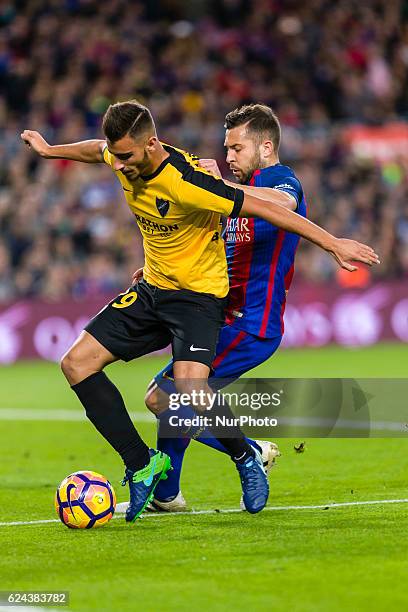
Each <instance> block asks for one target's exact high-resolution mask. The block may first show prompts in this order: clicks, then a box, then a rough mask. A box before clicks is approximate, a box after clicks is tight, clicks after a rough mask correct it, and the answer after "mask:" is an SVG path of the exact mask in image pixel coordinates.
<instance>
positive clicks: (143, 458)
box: [71, 372, 150, 471]
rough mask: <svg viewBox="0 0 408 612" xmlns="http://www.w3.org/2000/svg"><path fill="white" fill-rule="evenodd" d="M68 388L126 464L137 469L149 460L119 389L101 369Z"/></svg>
mask: <svg viewBox="0 0 408 612" xmlns="http://www.w3.org/2000/svg"><path fill="white" fill-rule="evenodd" d="M71 389H72V390H73V391H75V393H76V394H77V396H78V398H79V400H80V402H81V404H82V405H83V407H84V408H85V411H86V416H87V417H88V419H89V420H90V421H91V422H92V423H93V424H94V425H95V427H96V429H97V430H98V431H99V432H100V433H101V434H102V435H103V437H104V438H105V440H107V441H108V442H109V444H110V445H111V446H113V448H114V449H115V450H116V451H117V452H118V453H119V455H120V456H121V457H122V459H123V462H124V464H125V465H126V467H128V468H129V469H130V470H133V471H137V470H140V469H141V468H142V467H144V466H145V465H147V464H148V463H149V459H150V457H149V448H148V446H146V444H145V443H144V442H143V440H142V438H141V437H140V436H139V434H138V433H137V431H136V429H135V426H134V425H133V423H132V421H131V418H130V416H129V414H128V412H127V410H126V407H125V404H124V401H123V398H122V396H121V394H120V392H119V390H118V389H117V388H116V387H115V385H114V384H113V383H112V382H111V381H110V380H109V378H108V377H107V376H106V374H105V373H104V372H97V373H96V374H91V376H88V378H85V380H83V381H81V382H80V383H78V384H76V385H72V387H71Z"/></svg>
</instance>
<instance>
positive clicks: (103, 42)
mask: <svg viewBox="0 0 408 612" xmlns="http://www.w3.org/2000/svg"><path fill="white" fill-rule="evenodd" d="M130 98H137V99H139V100H140V101H142V102H144V103H145V104H147V105H148V106H149V107H150V108H151V110H152V112H153V115H154V117H155V119H156V122H157V125H158V129H159V136H160V138H161V140H163V141H164V142H169V143H171V144H173V145H175V146H179V147H181V148H184V149H186V150H189V151H191V152H193V153H195V154H197V155H201V156H204V157H215V158H216V159H217V160H218V161H219V164H220V167H222V170H223V172H225V176H228V168H227V167H226V165H225V162H224V151H223V135H224V129H223V119H224V116H225V114H226V113H227V112H228V111H230V110H231V109H233V108H235V107H236V106H238V105H241V104H243V103H246V102H252V101H254V102H264V103H267V104H270V105H271V106H272V107H273V108H274V109H275V110H276V112H277V114H278V116H279V117H280V120H281V122H282V127H283V143H282V147H281V161H282V162H284V163H287V164H289V165H292V166H293V167H294V168H295V170H296V172H297V173H298V175H299V177H300V178H301V180H302V181H303V185H304V189H305V192H306V196H307V201H308V204H309V216H310V218H311V219H312V220H314V221H316V222H318V223H319V224H321V225H324V226H325V227H326V228H327V229H328V230H329V231H331V232H333V233H335V234H336V235H338V236H344V237H353V238H357V239H359V240H361V241H366V242H368V243H369V244H371V245H373V246H375V248H376V250H377V251H378V252H379V253H380V255H381V259H382V266H381V267H379V268H378V269H376V270H375V271H374V272H371V271H370V272H369V273H367V274H366V273H362V276H360V277H358V278H359V279H360V280H359V282H361V283H367V282H370V278H371V277H373V278H382V279H385V278H387V279H392V278H402V277H408V197H407V196H408V168H407V163H408V162H407V160H408V150H407V152H406V155H405V157H404V155H400V156H399V157H396V159H394V160H392V161H390V162H388V163H385V164H380V163H378V162H377V161H370V160H361V159H356V158H355V157H353V156H352V155H351V153H350V151H349V150H348V148H347V147H346V145H345V144H344V142H343V139H342V137H341V130H342V127H343V126H345V125H348V124H356V123H363V124H368V125H372V126H375V125H381V124H383V123H387V122H392V121H395V120H397V119H398V120H399V121H404V120H405V121H407V120H408V3H407V2H406V1H405V2H404V0H401V1H399V0H370V1H369V2H361V1H358V0H339V1H338V2H332V1H330V0H308V1H307V2H304V1H303V0H253V1H252V2H251V1H249V0H214V1H213V2H210V1H207V0H191V2H184V1H182V0H168V1H166V0H161V1H158V0H157V1H140V0H132V1H131V2H130V1H128V0H109V1H104V0H102V1H101V0H27V1H22V0H21V1H19V0H14V1H11V0H10V1H8V0H2V1H1V2H0V229H1V234H0V301H2V302H4V301H9V300H12V299H15V298H21V297H37V296H38V297H42V298H45V299H48V300H61V299H64V298H66V297H69V296H71V295H72V296H74V297H75V298H77V299H83V298H86V297H88V296H90V295H98V294H106V295H111V294H113V293H115V292H118V291H120V290H124V289H125V288H126V287H127V286H128V284H129V283H130V279H131V274H132V272H133V271H134V270H135V269H136V268H138V267H139V266H141V265H142V264H143V252H142V245H141V239H140V235H139V232H138V230H137V226H136V223H135V220H134V219H133V217H132V215H131V214H130V212H129V211H128V209H127V206H126V204H125V201H124V198H123V195H122V192H121V189H120V188H119V185H118V184H117V183H116V182H115V178H114V176H113V174H112V173H111V171H110V170H109V168H108V167H106V166H104V165H85V164H78V163H73V162H67V161H63V160H52V161H50V160H42V159H40V158H38V157H37V156H36V155H35V154H33V153H32V152H31V151H30V149H29V148H28V147H27V146H25V145H24V144H23V143H22V142H21V140H20V133H21V131H22V130H23V129H24V128H28V129H35V130H38V131H40V132H41V133H42V134H43V135H44V136H45V138H46V139H48V140H49V142H50V143H57V142H58V143H61V142H73V141H77V140H82V139H87V138H95V137H97V138H100V137H101V136H102V134H101V130H100V123H101V117H102V114H103V113H104V111H105V110H106V108H107V106H108V105H109V104H110V103H111V102H115V101H118V100H125V99H130ZM303 243H304V241H303ZM300 279H304V280H307V281H310V282H323V283H325V282H328V281H331V280H335V281H336V280H337V282H340V283H342V282H345V283H347V280H346V279H344V276H341V275H338V273H337V269H336V265H335V263H334V261H332V259H331V258H330V257H328V256H327V255H326V254H325V253H323V252H321V251H319V249H317V248H315V247H312V246H309V245H307V244H303V245H302V248H301V249H299V253H298V257H297V273H296V276H295V282H296V280H300Z"/></svg>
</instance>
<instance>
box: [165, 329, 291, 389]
mask: <svg viewBox="0 0 408 612" xmlns="http://www.w3.org/2000/svg"><path fill="white" fill-rule="evenodd" d="M281 340H282V336H277V337H276V338H259V337H258V336H253V335H252V334H249V333H247V332H245V331H242V330H240V329H237V328H235V327H234V325H224V327H222V328H221V331H220V335H219V338H218V344H217V349H216V354H215V359H214V361H213V363H212V369H213V372H212V374H211V376H210V380H211V379H213V378H216V379H217V380H219V381H220V384H215V385H211V386H215V387H217V388H222V387H223V386H226V385H227V384H229V383H230V382H232V381H234V380H236V379H237V378H240V376H242V375H243V374H245V373H246V372H249V370H252V369H253V368H255V367H256V366H258V365H260V364H261V363H263V362H264V361H266V360H267V359H269V357H271V356H272V355H273V354H274V353H275V351H276V350H277V349H278V347H279V345H280V343H281ZM173 380H174V379H173V361H170V363H168V364H167V365H166V366H165V367H164V368H163V369H162V370H161V371H160V372H159V373H158V374H157V375H156V376H155V381H156V383H157V384H158V385H159V387H160V388H161V389H163V391H166V392H167V393H173V391H174V383H173ZM210 384H211V383H210Z"/></svg>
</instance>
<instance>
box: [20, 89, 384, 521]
mask: <svg viewBox="0 0 408 612" xmlns="http://www.w3.org/2000/svg"><path fill="white" fill-rule="evenodd" d="M103 131H104V135H105V139H104V140H89V141H83V142H79V143H74V144H67V145H56V146H50V145H49V144H48V143H47V142H46V141H45V140H44V139H43V138H42V136H41V135H40V134H39V133H38V132H34V131H30V130H25V131H24V132H23V133H22V135H21V136H22V139H23V140H24V141H25V142H26V143H28V144H29V145H30V146H31V147H33V149H34V150H35V151H37V152H38V153H39V154H40V155H41V156H43V157H46V158H66V159H73V160H76V161H81V162H87V163H99V162H105V163H107V164H109V165H110V166H111V168H112V170H113V171H114V172H115V174H116V176H117V177H118V179H119V181H120V183H121V185H122V188H123V191H124V195H125V198H126V200H127V203H128V205H129V207H130V209H131V210H132V212H133V213H134V215H135V218H136V221H137V224H138V225H139V228H140V231H141V233H142V236H143V243H144V251H145V258H146V262H145V266H144V279H143V280H142V281H140V282H139V283H137V284H136V285H135V286H132V287H130V289H129V290H128V291H126V292H125V293H124V294H122V295H120V296H118V297H117V298H115V299H114V300H112V301H111V302H110V303H109V304H108V305H107V306H106V307H105V308H104V309H103V310H102V311H101V312H100V313H98V314H97V315H96V317H94V319H92V321H91V322H90V323H89V324H88V325H87V327H86V329H85V331H83V332H82V333H81V335H80V336H79V338H78V339H77V340H76V342H75V343H74V344H73V346H72V347H71V349H69V351H68V352H67V353H66V355H65V356H64V357H63V359H62V364H61V365H62V370H63V372H64V374H65V376H66V378H67V380H68V382H69V383H70V385H71V386H72V389H73V390H74V391H75V393H76V394H77V396H78V398H79V399H80V401H81V402H82V404H83V406H84V407H85V410H86V414H87V416H88V418H89V419H90V420H91V421H92V423H93V424H94V425H95V427H96V428H97V429H98V431H99V432H100V433H101V434H102V435H103V436H104V437H105V439H106V440H107V441H108V442H109V443H110V444H111V445H112V446H113V448H115V450H117V451H118V453H119V454H120V455H121V457H122V459H123V461H124V463H125V466H126V470H125V479H124V483H126V482H128V483H129V488H130V505H129V508H128V511H127V514H126V520H128V521H133V520H135V519H136V518H137V517H138V516H140V514H141V513H142V512H143V510H144V509H145V507H146V505H147V504H148V502H149V499H150V498H151V497H152V496H153V493H154V489H155V487H156V485H157V484H158V482H159V480H160V479H161V478H163V477H165V475H166V471H167V470H168V469H169V458H168V457H167V455H165V454H164V453H161V452H160V451H154V450H152V449H149V448H148V447H147V446H146V445H145V443H144V442H143V440H142V439H141V438H140V436H139V435H138V433H137V431H136V429H135V428H134V426H133V424H132V422H131V420H130V417H129V415H128V413H127V411H126V408H125V405H124V402H123V399H122V396H121V394H120V392H119V390H118V389H117V388H116V387H115V386H114V385H113V384H112V383H111V381H110V380H109V379H108V378H107V377H106V375H105V373H104V372H103V369H104V367H105V366H106V365H108V364H110V363H112V362H114V361H117V360H118V359H123V360H125V361H129V360H131V359H134V358H136V357H139V356H141V355H144V354H146V353H149V352H152V351H154V350H157V349H159V348H162V347H165V346H166V345H167V344H169V343H170V342H171V344H172V351H173V361H174V369H173V372H174V379H175V383H176V386H177V389H178V391H179V392H181V393H185V392H187V393H191V392H192V391H197V390H200V391H204V392H206V393H208V394H209V395H211V391H210V389H209V387H208V386H207V385H206V383H205V381H206V379H207V377H208V374H209V372H210V367H211V363H212V359H213V356H214V352H215V346H216V341H217V335H218V331H219V328H220V326H221V324H222V322H223V308H224V298H225V296H226V295H227V292H228V277H227V267H226V258H225V253H224V246H223V243H222V240H221V238H220V223H221V216H222V215H225V216H229V217H236V216H238V215H241V216H259V217H262V218H264V219H265V220H266V221H269V222H271V223H273V224H274V225H276V226H279V227H281V228H282V229H285V230H287V231H291V232H295V233H298V234H300V235H301V236H304V237H305V238H308V239H309V240H311V241H312V242H314V243H316V244H318V245H319V246H321V247H322V248H324V249H325V250H327V251H329V252H330V253H331V254H332V255H334V256H335V257H336V259H337V261H338V262H339V263H340V265H342V266H343V267H346V268H347V269H353V266H352V265H351V264H350V263H349V262H350V261H351V260H353V259H355V260H359V261H363V262H366V263H369V264H371V263H374V262H376V261H377V260H378V258H377V256H376V255H375V253H374V252H373V250H372V249H370V248H369V247H366V246H365V245H361V244H359V243H357V242H354V241H350V240H341V239H337V238H335V237H334V236H331V235H330V234H328V233H327V232H325V231H324V230H323V229H321V228H319V227H318V226H316V225H314V224H313V223H311V222H310V221H307V220H306V219H304V218H303V217H301V216H299V215H297V214H296V213H294V212H292V211H290V210H288V209H286V208H284V207H282V206H280V202H279V192H276V194H274V193H273V190H271V194H270V195H268V199H267V200H266V199H265V200H264V199H259V198H257V197H255V196H254V195H253V191H251V188H250V187H242V188H235V187H232V186H228V185H226V184H225V183H224V182H223V180H222V179H220V178H216V177H215V176H213V175H212V174H210V173H208V172H207V171H205V170H203V169H202V168H199V167H198V164H197V161H198V160H197V159H196V158H194V157H192V156H190V155H188V154H187V153H185V152H183V151H181V150H179V149H176V148H174V147H171V146H168V145H165V144H162V143H161V142H160V141H159V140H158V138H157V133H156V128H155V125H154V121H153V119H152V116H151V114H150V111H149V110H148V109H147V108H146V107H144V106H142V105H141V104H139V103H138V102H136V101H129V102H123V103H118V104H114V105H111V106H110V107H109V108H108V110H107V112H106V113H105V116H104V120H103ZM252 189H253V188H252ZM197 381H201V382H200V383H198V382H197ZM197 386H199V389H198V388H197ZM198 397H199V399H198V400H197V395H196V396H195V398H196V401H194V399H193V397H192V401H191V405H192V406H193V407H194V408H195V409H196V410H197V411H198V412H200V411H202V410H204V409H205V408H206V407H207V406H206V405H205V401H204V400H203V395H199V396H198ZM206 397H207V398H208V395H207V396H206ZM207 414H208V415H209V418H210V419H211V418H212V415H213V414H214V417H215V415H216V416H222V417H227V419H228V418H229V419H231V417H232V413H231V412H230V411H229V409H228V407H227V406H225V405H219V404H217V402H215V405H214V407H213V409H212V411H211V413H207ZM210 429H211V427H210ZM214 433H215V435H216V437H219V436H221V435H222V432H220V431H219V430H218V431H216V430H214ZM224 435H225V432H224ZM227 436H228V437H223V438H222V444H223V446H224V447H225V448H226V449H227V450H228V451H229V452H230V454H231V457H232V458H233V459H234V461H235V462H236V463H237V467H238V470H239V473H240V478H241V483H242V488H243V498H244V503H245V505H246V508H247V510H249V511H250V512H259V511H260V510H262V508H263V507H264V506H265V504H266V501H267V498H268V482H267V479H266V475H265V473H264V470H263V465H262V459H261V457H260V456H258V455H259V453H258V454H256V452H254V450H253V449H252V448H251V447H250V446H249V445H248V444H247V443H246V441H245V439H244V436H243V434H242V432H241V431H240V430H239V428H238V427H230V428H229V429H228V433H227Z"/></svg>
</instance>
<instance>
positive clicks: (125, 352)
mask: <svg viewBox="0 0 408 612" xmlns="http://www.w3.org/2000/svg"><path fill="white" fill-rule="evenodd" d="M152 290H153V289H152V288H150V287H149V286H147V284H146V283H143V282H140V283H137V284H136V285H134V286H133V287H130V288H129V289H128V291H126V292H125V293H123V294H120V295H119V296H117V297H116V298H115V299H113V300H112V301H111V302H110V303H109V304H108V305H107V306H105V308H103V309H102V310H101V311H100V312H99V313H98V314H97V315H96V316H95V317H94V318H93V319H92V320H91V321H90V322H89V323H88V325H87V326H86V327H85V330H86V331H87V332H88V333H89V334H91V335H92V336H93V337H94V338H96V339H97V340H98V342H100V344H102V345H103V346H104V347H105V348H106V349H107V350H108V351H109V352H111V353H112V354H113V355H115V357H117V358H118V359H122V360H123V361H130V360H132V359H135V358H137V357H141V356H142V355H146V354H148V353H151V352H153V351H156V350H159V349H162V348H164V347H166V346H167V345H168V344H170V342H171V334H170V332H169V330H168V329H166V327H165V326H164V325H163V324H162V323H161V322H160V321H159V320H158V318H157V316H156V313H155V309H154V305H153V296H152V294H151V291H152Z"/></svg>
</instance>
